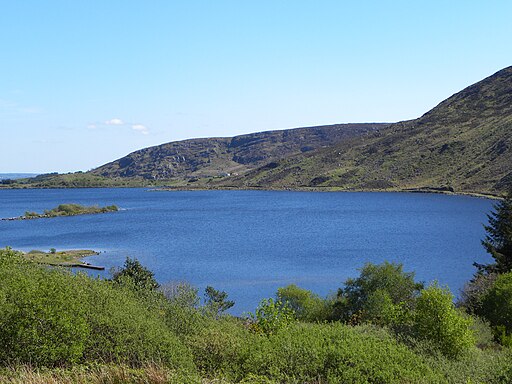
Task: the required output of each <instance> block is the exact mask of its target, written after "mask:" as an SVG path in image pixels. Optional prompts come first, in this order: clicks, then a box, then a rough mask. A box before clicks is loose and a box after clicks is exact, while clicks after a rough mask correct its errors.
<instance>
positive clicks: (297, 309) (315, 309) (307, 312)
mask: <svg viewBox="0 0 512 384" xmlns="http://www.w3.org/2000/svg"><path fill="white" fill-rule="evenodd" d="M277 299H278V300H279V301H281V302H282V303H286V305H287V306H289V307H290V308H291V309H292V310H293V312H294V313H295V317H296V318H297V319H298V320H301V321H306V322H315V321H325V320H328V319H329V318H330V316H331V303H330V302H329V301H328V300H324V299H322V298H321V297H320V296H318V295H316V294H314V293H313V292H311V291H308V290H307V289H303V288H299V287H298V286H296V285H295V284H291V285H288V286H286V287H283V288H279V289H278V290H277Z"/></svg>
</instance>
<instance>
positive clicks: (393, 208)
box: [0, 189, 493, 314]
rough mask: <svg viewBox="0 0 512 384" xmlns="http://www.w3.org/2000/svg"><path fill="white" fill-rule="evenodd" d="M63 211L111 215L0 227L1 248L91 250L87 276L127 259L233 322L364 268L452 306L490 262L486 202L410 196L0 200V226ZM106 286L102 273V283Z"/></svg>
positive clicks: (93, 194)
mask: <svg viewBox="0 0 512 384" xmlns="http://www.w3.org/2000/svg"><path fill="white" fill-rule="evenodd" d="M61 203H79V204H84V205H94V204H98V205H110V204H116V205H118V206H119V207H121V208H122V209H123V210H121V211H120V212H117V213H108V214H101V215H87V216H75V217H65V218H53V219H41V220H28V221H0V246H11V247H13V248H15V249H21V250H25V251H29V250H31V249H42V250H48V249H50V248H57V249H58V250H62V249H79V248H80V249H94V250H97V251H101V252H102V253H101V255H99V256H94V257H90V258H88V261H90V262H91V263H93V264H98V265H103V266H106V267H107V270H108V269H109V268H110V267H115V266H121V265H122V264H123V262H124V260H125V258H126V257H127V256H130V257H132V258H133V257H136V258H137V259H139V260H140V261H141V262H142V264H144V265H145V266H146V267H148V268H149V269H151V270H152V271H153V272H154V273H155V276H156V278H157V279H158V280H159V282H161V283H165V282H168V281H187V282H189V283H192V284H193V285H195V286H197V287H198V288H199V289H200V290H201V292H202V291H203V290H204V288H205V286H206V285H212V286H214V287H215V288H217V289H221V290H225V291H227V292H228V294H229V297H230V298H231V299H233V300H235V302H236V305H235V307H234V308H233V310H232V313H234V314H240V313H242V312H244V311H253V310H254V309H255V307H256V306H257V304H258V302H259V301H260V299H262V298H265V297H271V296H273V295H274V294H275V292H276V290H277V288H278V287H282V286H285V285H288V284H291V283H295V284H298V285H299V286H301V287H304V288H308V289H311V290H313V291H315V292H316V293H318V294H320V295H326V294H328V293H330V292H335V291H336V290H337V288H338V287H340V286H341V285H342V283H343V281H344V280H346V279H347V278H348V277H355V276H357V274H358V271H357V269H358V268H361V267H362V266H363V265H364V263H366V262H373V263H381V262H383V261H385V260H388V261H392V262H400V263H403V264H404V269H405V270H406V271H415V272H416V277H417V279H418V280H423V281H426V282H429V281H432V280H434V279H437V280H438V281H439V282H440V283H441V284H446V285H448V286H449V287H450V288H451V289H452V291H453V292H454V293H455V294H457V293H458V291H459V289H460V288H461V287H462V286H463V284H464V282H465V281H467V280H468V279H469V278H470V277H471V275H472V274H473V272H474V268H473V266H472V263H473V262H474V261H477V262H489V261H490V260H491V259H490V257H489V256H488V255H487V254H486V253H485V251H484V249H483V248H482V246H481V244H480V241H481V239H482V238H483V237H484V234H485V232H484V229H483V227H482V224H484V223H486V222H487V217H486V214H487V213H489V212H490V211H491V209H492V205H493V202H492V201H490V200H486V199H479V198H473V197H466V196H448V195H438V194H412V193H409V194H408V193H312V192H270V191H187V192H185V191H184V192H181V191H180V192H156V191H148V190H145V189H55V190H0V217H12V216H19V215H22V214H23V213H24V212H25V211H27V210H29V211H37V212H42V211H43V210H44V209H51V208H54V207H56V206H57V205H58V204H61ZM104 275H105V276H108V272H105V274H104Z"/></svg>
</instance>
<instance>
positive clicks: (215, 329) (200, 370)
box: [0, 198, 512, 383]
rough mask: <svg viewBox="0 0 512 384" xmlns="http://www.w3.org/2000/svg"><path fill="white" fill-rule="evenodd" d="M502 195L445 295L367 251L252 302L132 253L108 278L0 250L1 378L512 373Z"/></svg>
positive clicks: (410, 378) (184, 379)
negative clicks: (318, 279)
mask: <svg viewBox="0 0 512 384" xmlns="http://www.w3.org/2000/svg"><path fill="white" fill-rule="evenodd" d="M511 203H512V198H509V199H507V200H505V201H504V202H502V203H499V204H498V205H497V206H496V211H495V212H494V213H493V214H492V215H491V216H490V217H491V218H494V220H491V221H490V223H489V226H487V227H486V229H487V233H488V236H487V237H486V239H485V240H484V245H485V246H486V248H487V249H488V250H489V252H490V253H491V255H492V256H493V258H494V262H493V263H491V264H489V265H477V267H478V268H477V272H476V274H475V277H474V279H472V280H471V282H469V284H468V286H467V287H466V289H465V290H464V295H463V298H462V300H461V302H460V303H459V306H458V307H456V306H455V305H454V304H453V296H452V295H451V293H450V292H449V291H448V290H447V289H445V288H443V287H440V286H439V285H437V284H436V283H435V282H434V283H432V284H430V285H428V286H425V285H424V284H422V283H419V282H417V281H415V279H414V273H411V272H405V271H404V270H403V267H402V266H401V265H399V264H391V263H384V264H381V265H373V264H367V265H365V266H364V267H363V268H362V269H361V272H360V275H359V276H358V277H356V278H353V279H349V280H347V281H346V282H345V284H344V286H343V287H342V288H340V289H339V291H338V292H337V294H336V295H332V296H329V297H326V298H322V297H319V296H318V295H315V294H314V293H313V292H311V291H307V290H304V289H301V288H299V287H297V286H293V285H292V286H288V287H283V288H281V289H279V290H278V292H277V294H276V297H275V298H271V299H266V300H263V301H262V302H261V303H260V305H259V307H258V308H257V309H256V311H255V313H254V314H251V315H249V316H248V317H246V318H235V317H232V316H229V315H226V314H224V311H225V310H226V309H227V308H229V307H230V306H231V305H232V304H233V303H232V302H231V301H229V300H228V297H227V294H226V293H225V292H221V291H217V290H215V289H214V288H212V287H208V288H207V290H206V291H205V298H206V300H205V304H204V305H202V306H201V305H200V302H199V296H198V291H197V289H195V288H193V287H191V286H190V285H188V284H185V283H176V284H166V285H164V286H160V285H159V284H158V283H157V282H156V281H155V279H154V276H153V274H152V273H151V272H150V271H149V270H147V269H146V268H144V267H143V266H142V265H141V264H140V263H139V262H138V261H137V260H131V259H127V260H126V263H125V265H124V267H123V268H121V269H120V270H118V271H116V272H115V273H114V275H113V278H112V279H111V280H100V279H92V278H90V277H88V276H86V275H84V274H76V275H73V274H71V273H67V272H65V271H64V270H61V269H50V268H43V267H41V266H38V265H36V264H34V263H30V262H28V261H27V260H25V259H24V257H23V256H22V255H21V254H19V253H18V252H16V251H13V250H11V249H8V248H7V249H4V250H1V251H0V282H1V284H0V311H1V313H2V316H1V317H0V346H1V347H0V366H1V367H3V368H1V369H0V381H3V382H20V383H21V382H34V383H38V382H39V383H42V382H50V381H51V380H52V381H53V382H62V383H64V382H93V383H94V382H96V383H104V382H112V383H114V382H132V383H139V382H149V383H165V382H170V383H200V382H203V383H208V382H226V383H368V382H371V383H397V382H402V383H470V382H471V383H473V382H485V383H510V382H511V381H512V353H511V349H510V347H511V346H512V343H511V342H510V340H512V336H511V335H512V324H511V323H510V318H511V315H512V312H510V309H511V308H512V283H511V282H512V271H511V269H510V260H512V252H511V250H512V248H511V244H512V209H511V207H512V204H511Z"/></svg>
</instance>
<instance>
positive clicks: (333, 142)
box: [0, 67, 512, 194]
mask: <svg viewBox="0 0 512 384" xmlns="http://www.w3.org/2000/svg"><path fill="white" fill-rule="evenodd" d="M511 130H512V67H508V68H505V69H503V70H501V71H499V72H497V73H495V74H494V75H492V76H489V77H487V78H486V79H484V80H482V81H480V82H478V83H476V84H473V85H471V86H469V87H467V88H465V89H463V90H462V91H460V92H458V93H456V94H455V95H453V96H451V97H450V98H448V99H446V100H445V101H443V102H441V103H440V104H439V105H437V106H436V107H435V108H433V109H432V110H431V111H429V112H427V113H425V114H424V115H423V116H421V117H419V118H417V119H414V120H409V121H402V122H398V123H393V124H386V123H382V124H378V123H370V124H337V125H329V126H318V127H309V128H296V129H288V130H279V131H268V132H259V133H252V134H247V135H240V136H235V137H232V138H201V139H190V140H183V141H176V142H171V143H166V144H162V145H158V146H155V147H150V148H145V149H141V150H138V151H135V152H133V153H130V154H129V155H127V156H125V157H123V158H121V159H118V160H115V161H113V162H111V163H108V164H105V165H103V166H100V167H98V168H96V169H94V170H92V171H90V172H85V173H84V172H78V173H74V174H66V175H58V174H46V175H39V176H37V177H35V178H33V179H26V180H19V181H13V180H2V181H0V187H1V186H5V187H8V188H12V187H14V188H16V187H109V186H116V187H133V186H150V185H152V186H170V187H174V188H190V189H193V188H236V189H246V188H267V189H284V188H291V189H311V188H314V189H324V190H427V191H436V190H441V191H455V192H468V193H486V194H501V193H503V192H504V191H506V190H507V188H508V187H509V186H510V185H511V184H512V171H511V170H512V152H511V147H512V134H511Z"/></svg>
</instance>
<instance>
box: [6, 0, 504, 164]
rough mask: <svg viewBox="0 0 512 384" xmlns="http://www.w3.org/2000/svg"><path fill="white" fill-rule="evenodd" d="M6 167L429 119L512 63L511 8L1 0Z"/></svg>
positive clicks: (494, 4) (454, 1)
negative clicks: (204, 140)
mask: <svg viewBox="0 0 512 384" xmlns="http://www.w3.org/2000/svg"><path fill="white" fill-rule="evenodd" d="M0 6H1V7H0V73H1V75H0V143H1V150H0V172H53V171H58V172H68V171H75V170H88V169H91V168H94V167H96V166H99V165H101V164H103V163H105V162H108V161H111V160H114V159H116V158H119V157H121V156H124V155H126V154H128V153H129V152H131V151H134V150H136V149H140V148H144V147H147V146H151V145H157V144H161V143H165V142H169V141H174V140H180V139H186V138H193V137H207V136H232V135H236V134H242V133H249V132H255V131H264V130H271V129H283V128H292V127H300V126H311V125H321V124H332V123H343V122H374V121H375V122H381V121H399V120H404V119H411V118H415V117H418V116H420V115H421V114H423V113H424V112H426V111H427V110H429V109H431V108H432V107H434V106H435V105H436V104H438V103H439V102H440V101H442V100H443V99H445V98H447V97H449V96H450V95H452V94H453V93H455V92H457V91H459V90H461V89H462V88H464V87H466V86H468V85H470V84H472V83H474V82H476V81H479V80H481V79H482V78H484V77H486V76H489V75H491V74H492V73H494V72H496V71H498V70H500V69H502V68H504V67H507V66H509V65H512V49H511V40H510V39H511V37H512V22H510V16H511V15H512V2H511V1H509V0H503V1H493V0H487V1H471V0H466V1H462V0H450V1H446V0H444V1H437V0H431V1H420V0H418V1H410V0H408V1H386V0H382V1H381V0H379V1H377V0H375V1H342V0H337V1H322V0H315V1H313V0H311V1H299V0H293V1H292V0H289V1H284V0H271V1H264V0H258V1H242V0H233V1H223V0H215V1H214V0H203V1H194V0H181V1H171V0H140V1H129V0H75V1H69V0H59V1H57V0H46V1H39V0H32V1H31V0H22V1H12V0H0Z"/></svg>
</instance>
